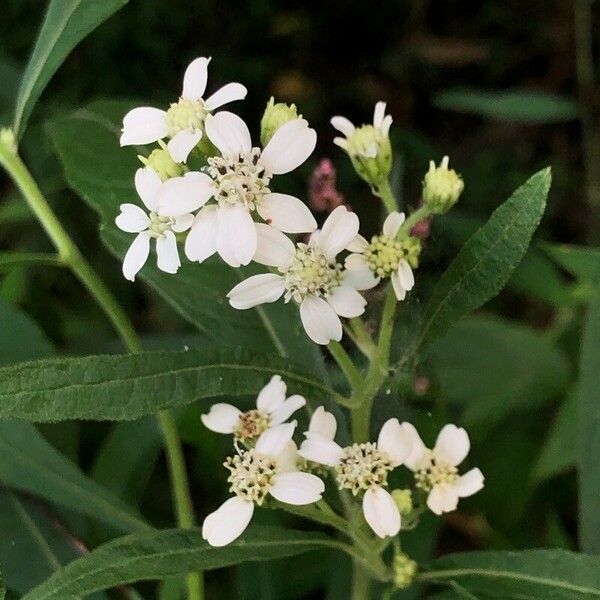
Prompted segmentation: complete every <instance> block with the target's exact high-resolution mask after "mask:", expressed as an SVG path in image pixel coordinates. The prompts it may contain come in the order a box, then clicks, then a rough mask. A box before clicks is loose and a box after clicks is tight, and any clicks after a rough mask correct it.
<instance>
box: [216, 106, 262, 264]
mask: <svg viewBox="0 0 600 600" xmlns="http://www.w3.org/2000/svg"><path fill="white" fill-rule="evenodd" d="M219 114H222V113H219ZM217 224H218V227H217V251H218V252H219V255H220V256H221V258H222V259H223V260H224V261H225V262H226V263H227V264H228V265H230V266H231V267H239V266H240V265H247V264H248V263H249V262H250V261H251V260H252V257H253V256H254V255H255V254H256V245H257V243H258V238H257V234H256V227H255V226H254V221H253V220H252V217H251V216H250V213H249V212H248V209H247V208H246V207H245V206H242V205H234V206H220V207H219V208H218V210H217Z"/></svg>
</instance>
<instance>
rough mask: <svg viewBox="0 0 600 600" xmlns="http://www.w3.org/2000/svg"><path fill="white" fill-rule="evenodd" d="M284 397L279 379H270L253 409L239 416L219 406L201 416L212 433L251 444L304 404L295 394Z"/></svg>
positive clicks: (236, 410)
mask: <svg viewBox="0 0 600 600" xmlns="http://www.w3.org/2000/svg"><path fill="white" fill-rule="evenodd" d="M285 393H286V385H285V383H284V382H283V381H282V380H281V377H280V376H279V375H273V377H271V380H270V381H269V383H267V385H266V386H265V387H264V388H263V389H262V390H261V391H260V392H259V393H258V397H257V398H256V408H254V409H252V410H248V411H246V412H242V411H241V410H240V409H239V408H237V407H235V406H233V405H231V404H225V403H222V402H220V403H218V404H213V405H212V406H211V408H210V411H209V412H208V414H205V415H202V417H201V418H202V422H203V423H204V425H205V426H206V427H208V429H210V430H211V431H216V432H217V433H231V434H233V435H234V437H235V438H236V439H237V440H239V441H241V442H243V443H245V444H251V443H253V442H255V441H256V439H257V438H258V437H259V436H260V435H262V434H263V433H264V432H265V431H266V430H267V429H269V428H271V427H274V426H276V425H281V423H283V422H284V421H287V419H289V418H290V417H291V416H292V414H293V413H294V412H296V411H297V410H298V409H299V408H302V407H303V406H304V405H305V404H306V400H305V399H304V398H303V397H302V396H299V395H297V394H296V395H293V396H290V397H289V398H287V399H286V397H285Z"/></svg>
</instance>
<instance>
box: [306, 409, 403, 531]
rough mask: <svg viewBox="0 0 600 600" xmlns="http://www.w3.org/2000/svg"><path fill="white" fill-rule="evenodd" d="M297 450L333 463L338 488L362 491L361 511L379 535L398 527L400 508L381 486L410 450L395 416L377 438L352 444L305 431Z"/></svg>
mask: <svg viewBox="0 0 600 600" xmlns="http://www.w3.org/2000/svg"><path fill="white" fill-rule="evenodd" d="M304 435H305V437H306V440H305V441H304V442H302V445H301V446H300V450H299V454H300V456H302V457H303V458H305V459H306V460H309V461H312V462H316V463H319V464H322V465H326V466H329V467H333V468H334V469H335V477H336V481H337V483H338V486H339V488H340V489H347V490H350V492H352V494H353V495H354V496H357V495H359V494H361V495H363V500H362V507H363V514H364V517H365V520H366V521H367V523H368V524H369V525H370V526H371V529H372V530H373V531H374V532H375V533H376V534H377V535H378V536H379V537H381V538H384V537H386V536H394V535H396V534H397V533H398V532H399V531H400V511H399V510H398V506H397V504H396V502H395V501H394V498H393V497H392V496H391V494H390V493H389V492H388V491H387V490H386V489H384V488H385V487H386V486H387V477H388V474H389V473H390V472H391V471H392V470H393V469H394V468H396V467H398V466H400V465H401V464H402V463H403V462H404V461H405V459H406V458H407V457H408V456H409V454H410V453H411V450H412V445H411V443H412V439H411V435H410V432H408V431H407V430H406V429H405V428H404V425H400V423H399V422H398V419H389V420H388V421H386V422H385V423H384V425H383V427H382V428H381V431H380V433H379V437H378V439H377V442H376V443H374V442H368V443H363V444H352V445H351V446H347V447H345V448H342V447H341V446H339V445H338V444H337V443H336V442H335V441H333V439H332V438H330V437H328V436H327V435H324V434H323V433H320V432H318V431H315V430H313V431H311V430H309V431H307V432H306V433H305V434H304Z"/></svg>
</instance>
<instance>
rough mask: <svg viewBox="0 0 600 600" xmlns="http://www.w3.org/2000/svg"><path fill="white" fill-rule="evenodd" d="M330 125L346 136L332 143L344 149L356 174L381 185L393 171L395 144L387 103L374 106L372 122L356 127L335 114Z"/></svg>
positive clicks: (371, 182) (372, 183)
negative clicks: (387, 112)
mask: <svg viewBox="0 0 600 600" xmlns="http://www.w3.org/2000/svg"><path fill="white" fill-rule="evenodd" d="M331 124H332V125H333V126H334V127H335V128H336V129H337V130H338V131H339V132H341V133H343V134H344V137H336V138H335V139H334V140H333V142H334V143H335V144H337V145H338V146H339V147H340V148H342V149H343V150H345V151H346V152H347V154H348V156H349V157H350V160H351V161H352V165H353V166H354V169H355V171H356V172H357V174H358V175H359V176H360V177H362V178H363V179H364V180H365V181H366V182H367V183H369V184H370V185H373V186H378V185H379V184H381V182H382V181H384V180H385V179H387V177H388V176H389V174H390V171H391V170H392V146H391V144H390V138H389V131H390V126H391V124H392V117H391V115H386V114H385V102H378V103H377V104H376V105H375V112H374V114H373V125H362V126H361V127H355V126H354V125H353V124H352V123H351V122H350V121H349V120H348V119H346V117H340V116H336V117H333V118H332V119H331Z"/></svg>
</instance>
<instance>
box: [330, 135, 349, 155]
mask: <svg viewBox="0 0 600 600" xmlns="http://www.w3.org/2000/svg"><path fill="white" fill-rule="evenodd" d="M333 143H334V144H335V145H336V146H339V147H340V148H342V150H346V152H347V151H348V140H347V139H346V138H343V137H336V138H333Z"/></svg>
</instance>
